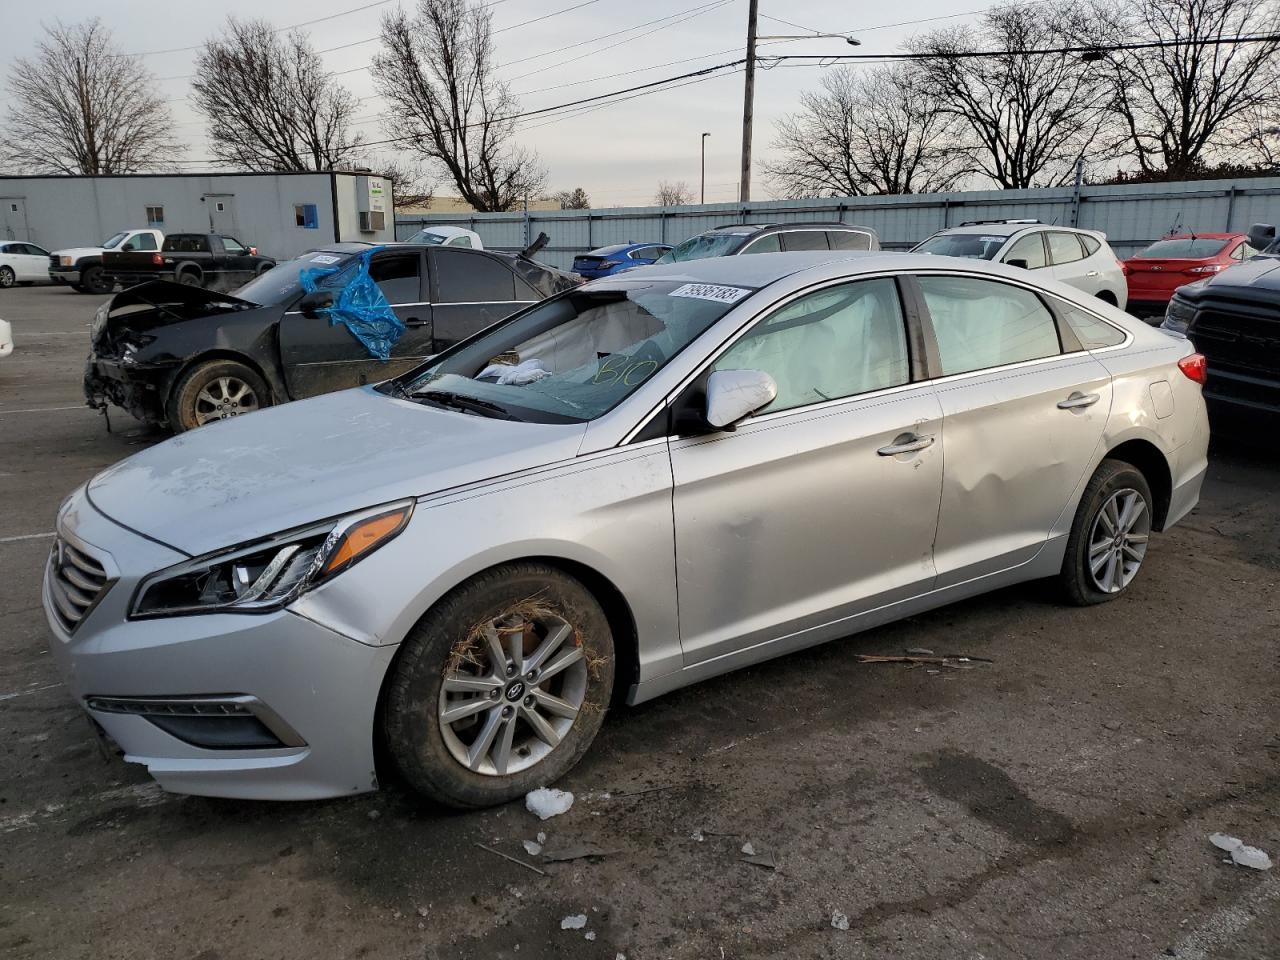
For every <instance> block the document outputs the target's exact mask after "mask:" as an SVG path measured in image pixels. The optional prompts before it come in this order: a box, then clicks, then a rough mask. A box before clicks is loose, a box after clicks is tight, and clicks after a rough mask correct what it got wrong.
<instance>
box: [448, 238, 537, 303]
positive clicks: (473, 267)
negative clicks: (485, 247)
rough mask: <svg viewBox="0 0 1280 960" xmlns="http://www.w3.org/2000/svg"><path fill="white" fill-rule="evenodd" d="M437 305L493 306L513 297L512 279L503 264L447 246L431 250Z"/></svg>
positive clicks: (482, 255) (513, 282) (481, 254)
mask: <svg viewBox="0 0 1280 960" xmlns="http://www.w3.org/2000/svg"><path fill="white" fill-rule="evenodd" d="M431 255H432V256H433V257H435V269H436V283H437V284H438V285H439V287H440V302H441V303H497V302H501V301H511V300H514V299H515V298H516V297H515V280H514V278H513V277H512V275H511V271H510V270H509V269H508V268H507V267H506V265H505V264H502V263H500V262H498V261H497V260H494V259H493V258H491V257H486V256H485V255H484V254H483V253H466V252H464V251H462V250H457V249H453V250H451V249H449V248H448V247H444V248H440V249H437V250H433V251H432V254H431Z"/></svg>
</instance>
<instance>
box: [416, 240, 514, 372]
mask: <svg viewBox="0 0 1280 960" xmlns="http://www.w3.org/2000/svg"><path fill="white" fill-rule="evenodd" d="M428 256H429V257H430V258H431V272H432V277H433V279H434V281H435V291H436V295H435V297H434V298H433V302H434V305H435V306H434V309H433V311H432V317H433V320H434V328H435V339H436V350H437V351H439V350H444V349H446V348H448V347H451V346H453V345H454V344H455V343H457V342H458V341H459V340H465V339H466V338H467V337H469V336H471V335H472V334H473V333H478V332H479V331H481V330H483V329H484V328H485V327H487V326H489V325H490V324H493V323H497V322H498V321H499V320H501V319H502V318H503V317H508V316H510V315H511V314H513V313H515V312H516V311H517V310H519V309H520V308H521V307H524V306H526V305H527V304H529V303H533V302H535V301H536V300H537V299H538V298H537V296H536V295H535V294H534V293H533V291H532V290H531V289H530V288H529V287H528V286H527V285H526V284H525V283H524V281H523V280H520V279H519V278H517V277H516V275H515V273H514V272H513V271H512V269H511V267H510V266H508V264H507V263H506V262H504V261H503V260H501V259H499V258H498V257H491V256H489V255H488V254H487V253H483V252H482V251H479V250H459V249H456V248H449V247H433V248H431V249H430V250H429V251H428Z"/></svg>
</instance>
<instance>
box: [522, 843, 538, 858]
mask: <svg viewBox="0 0 1280 960" xmlns="http://www.w3.org/2000/svg"><path fill="white" fill-rule="evenodd" d="M521 845H522V846H523V847H524V852H525V853H527V854H528V855H529V856H531V857H536V856H537V855H538V854H540V853H541V852H542V844H540V843H538V841H537V840H524V841H522V842H521Z"/></svg>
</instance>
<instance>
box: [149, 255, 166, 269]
mask: <svg viewBox="0 0 1280 960" xmlns="http://www.w3.org/2000/svg"><path fill="white" fill-rule="evenodd" d="M151 263H152V264H153V265H155V266H157V267H159V266H162V265H163V264H164V257H162V256H160V254H158V253H153V254H152V255H151Z"/></svg>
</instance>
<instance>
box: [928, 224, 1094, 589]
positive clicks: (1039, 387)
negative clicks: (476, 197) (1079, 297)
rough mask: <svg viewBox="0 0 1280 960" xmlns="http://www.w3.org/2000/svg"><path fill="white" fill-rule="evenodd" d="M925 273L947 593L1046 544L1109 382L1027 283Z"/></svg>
mask: <svg viewBox="0 0 1280 960" xmlns="http://www.w3.org/2000/svg"><path fill="white" fill-rule="evenodd" d="M1072 239H1074V237H1072ZM916 280H917V282H918V284H919V289H920V291H921V294H922V313H923V315H924V317H925V319H926V322H927V326H928V329H929V330H930V331H931V333H932V336H933V339H934V341H935V343H936V359H935V361H934V363H935V365H936V367H937V369H936V370H935V372H936V373H937V374H938V379H936V380H935V381H934V384H935V387H936V389H937V396H938V400H939V402H940V403H941V405H942V414H943V428H942V434H943V447H944V449H943V455H944V458H945V461H946V469H945V471H944V476H943V486H942V506H941V510H940V512H939V516H938V537H937V542H936V546H935V552H934V560H935V563H936V564H937V569H938V583H937V586H938V588H939V589H941V588H944V587H948V586H952V585H955V584H957V583H962V582H964V581H965V580H969V579H972V578H974V577H979V576H983V575H985V574H989V573H994V572H996V571H998V570H1003V569H1006V568H1008V567H1013V566H1016V565H1018V564H1021V563H1025V562H1026V561H1028V560H1030V559H1031V558H1032V557H1034V556H1035V555H1036V553H1037V552H1038V551H1039V550H1040V549H1041V548H1042V547H1043V546H1044V544H1045V542H1046V541H1047V539H1048V537H1049V532H1050V530H1051V529H1052V528H1053V527H1054V526H1055V524H1056V523H1057V522H1058V519H1059V517H1060V516H1061V515H1062V513H1063V511H1064V509H1065V508H1066V507H1067V505H1068V503H1069V502H1070V501H1071V499H1072V494H1073V492H1074V491H1075V489H1076V487H1077V485H1078V484H1079V483H1080V482H1081V481H1082V479H1083V478H1084V473H1085V471H1086V470H1087V469H1088V466H1089V464H1090V463H1091V462H1092V461H1093V458H1094V453H1095V451H1096V449H1097V447H1098V443H1099V441H1100V440H1101V438H1102V430H1103V427H1104V426H1105V425H1106V422H1107V416H1108V414H1109V413H1110V410H1111V377H1110V375H1109V374H1108V373H1107V370H1106V368H1105V367H1103V365H1102V364H1101V363H1099V362H1098V361H1097V360H1096V359H1094V358H1093V356H1092V355H1090V354H1089V353H1088V352H1085V351H1083V350H1081V349H1080V344H1079V341H1078V338H1077V337H1076V335H1075V334H1074V333H1073V332H1071V331H1070V329H1069V328H1067V327H1066V326H1065V324H1064V329H1063V330H1062V331H1059V325H1058V322H1057V318H1056V317H1055V316H1054V314H1053V313H1052V312H1051V311H1050V309H1049V308H1048V306H1047V305H1046V304H1045V302H1044V301H1043V300H1042V299H1041V298H1040V296H1039V295H1037V294H1036V293H1035V292H1034V291H1032V290H1031V289H1029V288H1026V287H1022V286H1018V285H1016V284H1012V283H1006V282H1004V281H1000V280H995V279H990V278H986V277H976V276H972V275H963V274H949V275H948V274H935V275H929V274H921V275H918V276H917V278H916Z"/></svg>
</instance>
